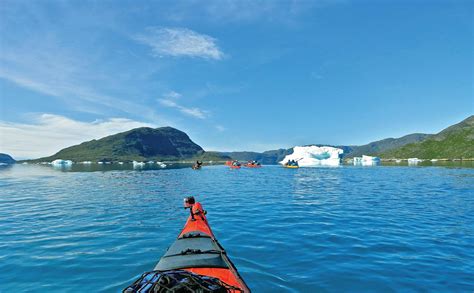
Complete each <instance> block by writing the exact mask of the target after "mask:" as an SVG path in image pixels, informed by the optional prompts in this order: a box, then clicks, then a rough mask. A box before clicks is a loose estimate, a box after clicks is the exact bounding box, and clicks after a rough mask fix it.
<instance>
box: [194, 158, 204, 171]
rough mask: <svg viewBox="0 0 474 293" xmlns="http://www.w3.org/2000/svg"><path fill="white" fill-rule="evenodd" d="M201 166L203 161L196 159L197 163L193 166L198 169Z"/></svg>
mask: <svg viewBox="0 0 474 293" xmlns="http://www.w3.org/2000/svg"><path fill="white" fill-rule="evenodd" d="M201 167H202V162H199V160H198V161H196V163H195V164H194V165H193V167H192V168H193V169H194V170H197V169H201Z"/></svg>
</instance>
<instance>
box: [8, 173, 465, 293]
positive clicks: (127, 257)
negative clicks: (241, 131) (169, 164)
mask: <svg viewBox="0 0 474 293" xmlns="http://www.w3.org/2000/svg"><path fill="white" fill-rule="evenodd" d="M188 195H195V196H196V198H197V199H198V200H199V201H201V202H202V203H203V205H204V208H205V209H207V211H208V220H209V222H210V224H211V226H212V228H213V230H214V233H215V235H216V237H217V238H218V239H219V241H220V242H221V244H222V245H223V246H224V247H225V248H226V250H227V252H228V255H229V256H230V258H231V259H232V261H233V262H234V263H235V265H236V266H237V268H238V270H239V272H240V273H241V275H242V276H243V278H244V279H245V280H246V282H247V283H248V285H249V287H250V288H251V289H253V291H254V292H375V291H377V292H394V291H404V292H406V291H411V292H415V291H432V292H472V291H473V290H474V274H473V272H474V169H470V168H444V167H380V166H379V167H336V168H306V169H303V168H301V169H284V168H281V167H277V166H264V167H263V168H261V169H240V170H230V169H229V168H226V167H224V166H217V167H205V168H203V169H202V170H198V171H194V170H191V169H190V168H184V169H165V170H146V171H133V170H115V171H114V170H110V171H107V172H101V171H96V172H62V171H60V170H54V169H52V168H51V167H48V166H32V165H28V166H24V165H15V166H13V167H8V168H2V169H0V291H1V292H26V291H28V292H40V291H48V292H118V291H120V290H121V289H122V288H123V287H125V286H126V285H128V284H130V283H131V282H132V281H133V280H134V279H135V278H136V277H138V276H139V275H140V274H141V273H143V272H145V271H148V270H151V269H153V267H154V265H155V264H156V262H157V261H158V260H159V258H160V257H161V255H162V254H163V253H164V252H165V250H166V249H167V247H168V246H169V245H170V244H171V243H172V242H173V240H174V239H175V238H176V236H177V234H178V233H179V231H180V229H181V228H182V226H183V224H184V222H185V219H186V217H187V215H188V213H187V212H186V211H184V210H183V208H182V199H183V197H184V196H188Z"/></svg>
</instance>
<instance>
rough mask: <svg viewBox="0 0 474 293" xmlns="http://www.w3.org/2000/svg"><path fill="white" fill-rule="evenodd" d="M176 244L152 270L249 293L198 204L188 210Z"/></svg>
mask: <svg viewBox="0 0 474 293" xmlns="http://www.w3.org/2000/svg"><path fill="white" fill-rule="evenodd" d="M192 209H193V213H195V215H194V220H193V219H192V217H191V216H189V218H188V220H187V221H186V224H185V225H184V228H183V230H182V231H181V233H180V234H179V236H178V238H177V239H176V241H175V242H174V243H173V244H172V245H171V246H170V247H169V248H168V250H167V252H166V253H165V255H164V256H163V257H162V258H161V259H160V261H159V262H158V264H157V265H156V266H155V270H158V271H167V270H185V271H189V272H192V273H195V274H198V275H204V276H208V277H213V278H218V279H219V280H221V281H222V282H224V283H226V284H228V285H230V286H232V287H234V288H235V289H233V290H231V291H230V292H250V289H249V288H248V286H247V285H246V284H245V282H244V280H243V279H242V277H241V276H240V275H239V273H238V271H237V269H236V267H235V266H234V264H233V263H232V262H231V260H230V259H229V257H228V256H227V253H226V251H225V250H224V248H223V247H222V246H221V245H220V243H219V242H218V241H217V239H216V238H215V236H214V234H213V232H212V230H211V227H210V226H209V223H208V222H207V218H206V216H205V212H204V210H203V209H202V206H201V204H200V203H196V204H194V206H193V207H192Z"/></svg>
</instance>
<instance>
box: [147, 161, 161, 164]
mask: <svg viewBox="0 0 474 293" xmlns="http://www.w3.org/2000/svg"><path fill="white" fill-rule="evenodd" d="M146 163H147V164H154V163H155V162H154V161H148V162H146ZM157 163H158V162H157Z"/></svg>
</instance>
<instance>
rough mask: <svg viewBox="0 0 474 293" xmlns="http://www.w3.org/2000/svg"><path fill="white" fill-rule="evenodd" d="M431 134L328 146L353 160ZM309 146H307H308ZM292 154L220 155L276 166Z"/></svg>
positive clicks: (281, 152) (287, 151)
mask: <svg viewBox="0 0 474 293" xmlns="http://www.w3.org/2000/svg"><path fill="white" fill-rule="evenodd" d="M430 136H431V134H424V133H414V134H409V135H405V136H402V137H400V138H386V139H382V140H378V141H374V142H371V143H368V144H365V145H361V146H354V145H350V146H344V145H329V146H333V147H337V148H340V149H342V150H343V151H344V154H343V157H344V158H353V157H357V156H362V155H378V154H379V153H381V152H385V151H389V150H392V149H396V148H398V147H401V146H404V145H406V144H409V143H413V142H419V141H422V140H423V139H426V138H428V137H430ZM310 145H315V146H323V144H310ZM308 146H309V145H308ZM292 153H293V148H289V149H278V150H271V151H265V152H263V153H258V152H224V153H221V154H223V155H226V156H230V157H232V158H233V159H235V160H239V161H249V160H256V161H259V162H261V163H262V164H278V162H281V161H282V160H283V159H284V158H285V156H286V155H290V154H292Z"/></svg>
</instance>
